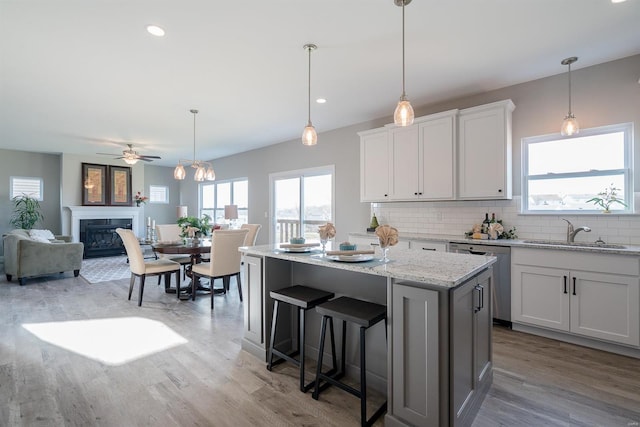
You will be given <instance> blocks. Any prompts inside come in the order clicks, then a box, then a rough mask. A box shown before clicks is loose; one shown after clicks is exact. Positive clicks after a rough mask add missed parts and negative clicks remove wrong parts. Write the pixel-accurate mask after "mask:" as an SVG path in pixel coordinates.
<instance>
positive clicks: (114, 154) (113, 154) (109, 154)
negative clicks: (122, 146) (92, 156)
mask: <svg viewBox="0 0 640 427" xmlns="http://www.w3.org/2000/svg"><path fill="white" fill-rule="evenodd" d="M96 154H100V155H101V156H117V155H118V154H116V153H96Z"/></svg>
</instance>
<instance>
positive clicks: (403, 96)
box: [402, 0, 407, 99]
mask: <svg viewBox="0 0 640 427" xmlns="http://www.w3.org/2000/svg"><path fill="white" fill-rule="evenodd" d="M405 3H406V0H402V98H403V99H404V98H405V97H406V96H407V94H406V92H405V86H404V4H405Z"/></svg>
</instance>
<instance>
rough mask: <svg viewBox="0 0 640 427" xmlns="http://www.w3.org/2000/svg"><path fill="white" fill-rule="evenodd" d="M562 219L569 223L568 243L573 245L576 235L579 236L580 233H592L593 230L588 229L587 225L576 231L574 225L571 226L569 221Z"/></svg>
mask: <svg viewBox="0 0 640 427" xmlns="http://www.w3.org/2000/svg"><path fill="white" fill-rule="evenodd" d="M562 219H563V220H564V221H567V243H573V241H574V239H575V238H576V234H578V233H579V232H581V231H584V232H585V233H588V232H590V231H591V228H589V227H587V226H586V225H583V226H582V227H578V228H575V229H574V228H573V224H571V222H570V221H569V220H568V219H564V218H562Z"/></svg>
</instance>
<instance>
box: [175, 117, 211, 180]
mask: <svg viewBox="0 0 640 427" xmlns="http://www.w3.org/2000/svg"><path fill="white" fill-rule="evenodd" d="M189 111H190V112H191V114H193V159H192V160H179V161H178V166H176V168H175V169H174V170H173V177H174V178H175V179H179V180H183V179H185V178H186V176H187V172H186V171H185V170H184V166H182V162H185V163H186V164H189V163H191V167H192V168H194V169H195V170H196V173H195V174H194V176H193V180H194V181H198V182H201V181H204V180H207V181H213V180H215V179H216V173H215V172H214V171H213V166H212V165H211V163H209V162H203V161H202V160H196V114H198V110H189Z"/></svg>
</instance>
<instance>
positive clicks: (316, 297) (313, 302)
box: [267, 285, 337, 393]
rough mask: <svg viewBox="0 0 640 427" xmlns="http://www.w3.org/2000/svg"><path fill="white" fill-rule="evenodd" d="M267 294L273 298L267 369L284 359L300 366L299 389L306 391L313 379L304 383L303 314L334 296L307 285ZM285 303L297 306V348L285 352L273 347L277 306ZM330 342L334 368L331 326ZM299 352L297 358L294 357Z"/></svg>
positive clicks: (312, 383) (335, 362) (334, 357)
mask: <svg viewBox="0 0 640 427" xmlns="http://www.w3.org/2000/svg"><path fill="white" fill-rule="evenodd" d="M269 296H271V298H272V299H273V317H272V320H271V339H270V341H269V355H268V357H269V363H268V364H267V369H268V370H269V371H271V369H272V367H273V365H276V364H279V363H282V362H284V361H285V360H286V361H289V362H291V363H293V364H294V365H296V366H299V367H300V391H301V392H303V393H306V392H307V391H308V390H310V389H311V387H313V385H314V384H315V381H312V382H310V383H309V384H305V383H304V342H305V333H304V329H305V328H304V320H305V314H306V312H307V310H309V309H312V308H314V307H315V306H317V305H318V304H321V303H323V302H326V301H329V300H330V299H331V298H333V297H334V294H333V293H332V292H325V291H322V290H320V289H315V288H310V287H307V286H299V285H296V286H291V287H287V288H283V289H278V290H275V291H271V292H269ZM281 302H282V303H286V304H290V305H293V306H296V307H298V310H297V311H298V335H299V339H298V349H297V350H295V351H293V352H291V353H289V354H286V353H284V352H282V351H280V350H278V349H277V348H275V345H274V342H275V337H276V324H277V321H278V308H279V306H280V303H281ZM331 343H332V351H333V366H334V368H335V367H336V365H337V361H336V352H335V349H333V343H334V337H333V327H332V328H331ZM298 354H299V357H298V359H295V358H294V357H295V356H297V355H298ZM274 355H276V356H278V357H280V359H279V360H276V361H275V362H274V361H273V356H274Z"/></svg>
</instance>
